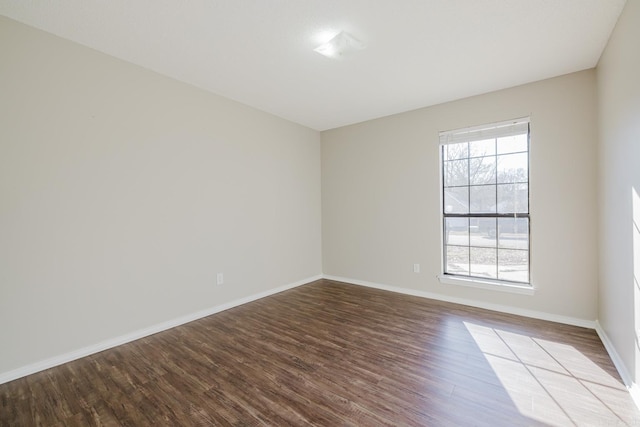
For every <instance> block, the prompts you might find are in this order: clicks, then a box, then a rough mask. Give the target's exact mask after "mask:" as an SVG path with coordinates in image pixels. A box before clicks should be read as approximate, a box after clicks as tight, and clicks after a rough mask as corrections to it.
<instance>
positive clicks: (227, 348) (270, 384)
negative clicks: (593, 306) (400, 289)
mask: <svg viewBox="0 0 640 427" xmlns="http://www.w3.org/2000/svg"><path fill="white" fill-rule="evenodd" d="M0 425H1V426H39V425H46V426H76V425H77V426H121V425H122V426H147V425H153V426H163V425H167V426H209V425H221V426H226V425H238V426H245V425H273V426H286V425H296V426H302V425H323V426H384V425H394V426H395V425H399V426H537V425H541V426H542V425H558V426H591V425H593V426H617V425H640V414H639V413H638V411H637V410H636V408H635V406H634V405H633V403H632V401H631V398H630V397H629V395H628V393H627V391H626V389H625V387H624V386H623V385H622V382H621V380H620V378H619V376H618V374H617V372H616V370H615V368H614V366H613V364H612V362H611V360H610V359H609V357H608V356H607V353H606V351H605V349H604V347H603V345H602V343H601V342H600V340H599V339H598V337H597V335H596V333H595V332H594V331H592V330H588V329H583V328H578V327H572V326H567V325H561V324H556V323H551V322H545V321H539V320H533V319H529V318H523V317H518V316H512V315H506V314H500V313H495V312H491V311H486V310H480V309H475V308H470V307H465V306H461V305H455V304H448V303H443V302H438V301H432V300H427V299H423V298H417V297H411V296H406V295H400V294H395V293H391V292H385V291H379V290H374V289H368V288H364V287H360V286H355V285H347V284H343V283H339V282H333V281H328V280H320V281H317V282H314V283H311V284H308V285H305V286H301V287H298V288H295V289H293V290H290V291H287V292H283V293H280V294H277V295H274V296H271V297H268V298H264V299H261V300H259V301H255V302H252V303H249V304H246V305H243V306H241V307H237V308H234V309H230V310H227V311H225V312H222V313H218V314H215V315H213V316H209V317H207V318H205V319H201V320H198V321H195V322H192V323H189V324H187V325H183V326H180V327H177V328H174V329H171V330H169V331H166V332H162V333H159V334H156V335H153V336H151V337H147V338H144V339H141V340H138V341H135V342H133V343H130V344H126V345H123V346H120V347H117V348H114V349H111V350H107V351H104V352H102V353H99V354H95V355H92V356H89V357H86V358H83V359H80V360H77V361H74V362H71V363H67V364H65V365H62V366H59V367H56V368H53V369H49V370H47V371H43V372H40V373H37V374H34V375H31V376H28V377H25V378H22V379H19V380H16V381H12V382H10V383H6V384H3V385H0Z"/></svg>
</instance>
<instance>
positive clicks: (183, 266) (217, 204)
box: [0, 17, 321, 376]
mask: <svg viewBox="0 0 640 427" xmlns="http://www.w3.org/2000/svg"><path fill="white" fill-rule="evenodd" d="M0 58H2V59H1V60H0V94H1V95H0V325H1V326H0V349H1V350H0V376H1V375H2V373H6V372H8V371H11V370H14V369H16V368H20V367H23V366H25V365H29V364H32V363H35V362H38V361H42V360H45V359H47V358H51V357H55V356H58V355H61V354H63V353H66V352H70V351H73V350H76V349H80V348H83V347H86V346H91V345H94V344H95V343H98V342H101V341H103V340H109V339H112V338H114V337H117V336H120V335H123V334H128V333H130V332H132V331H135V330H138V329H141V328H146V327H149V326H150V325H155V324H158V323H160V322H164V321H168V320H170V319H174V318H177V317H179V316H183V315H186V314H189V313H193V312H196V311H198V310H203V309H207V308H210V307H214V306H218V305H221V304H225V303H228V302H230V301H233V300H235V299H238V298H243V297H247V296H250V295H254V294H256V293H261V292H265V291H268V290H270V289H274V288H277V287H279V286H284V285H287V284H291V283H294V282H296V281H300V280H304V279H307V278H309V277H312V276H315V275H319V274H321V234H320V227H321V218H320V211H321V209H320V135H319V133H318V132H316V131H313V130H310V129H308V128H304V127H302V126H299V125H296V124H293V123H290V122H287V121H284V120H282V119H279V118H276V117H273V116H271V115H268V114H265V113H263V112H260V111H257V110H254V109H252V108H249V107H246V106H243V105H241V104H238V103H235V102H232V101H229V100H226V99H223V98H221V97H217V96H214V95H212V94H209V93H206V92H204V91H201V90H199V89H196V88H194V87H191V86H188V85H185V84H181V83H178V82H176V81H174V80H171V79H168V78H165V77H162V76H160V75H158V74H155V73H152V72H150V71H147V70H144V69H141V68H139V67H136V66H133V65H131V64H128V63H125V62H122V61H119V60H116V59H114V58H112V57H109V56H106V55H103V54H101V53H98V52H96V51H93V50H90V49H87V48H85V47H82V46H79V45H76V44H73V43H70V42H67V41H64V40H62V39H59V38H56V37H53V36H51V35H48V34H46V33H43V32H40V31H38V30H35V29H33V28H30V27H27V26H24V25H21V24H18V23H16V22H14V21H10V20H8V19H6V18H1V17H0ZM217 272H223V273H224V277H225V283H224V285H222V286H216V285H215V280H216V273H217Z"/></svg>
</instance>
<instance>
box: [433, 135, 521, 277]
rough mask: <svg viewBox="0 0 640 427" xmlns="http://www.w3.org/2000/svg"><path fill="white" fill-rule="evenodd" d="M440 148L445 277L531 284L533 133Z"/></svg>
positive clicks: (445, 145) (453, 144)
mask: <svg viewBox="0 0 640 427" xmlns="http://www.w3.org/2000/svg"><path fill="white" fill-rule="evenodd" d="M441 147H442V173H443V217H444V221H443V222H444V261H445V263H444V264H445V265H444V270H445V273H446V274H453V275H462V276H471V277H479V278H488V279H496V280H504V281H512V282H521V283H529V135H528V131H526V132H525V133H520V134H517V135H509V136H504V137H497V138H492V139H483V140H476V141H469V142H461V143H449V144H444V145H442V146H441Z"/></svg>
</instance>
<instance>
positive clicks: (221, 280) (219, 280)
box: [216, 273, 224, 285]
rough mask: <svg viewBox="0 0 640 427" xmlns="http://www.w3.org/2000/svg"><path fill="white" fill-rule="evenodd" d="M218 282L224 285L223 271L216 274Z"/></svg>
mask: <svg viewBox="0 0 640 427" xmlns="http://www.w3.org/2000/svg"><path fill="white" fill-rule="evenodd" d="M216 283H217V284H218V285H222V284H223V283H224V275H223V274H222V273H218V274H217V276H216Z"/></svg>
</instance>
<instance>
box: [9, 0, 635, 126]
mask: <svg viewBox="0 0 640 427" xmlns="http://www.w3.org/2000/svg"><path fill="white" fill-rule="evenodd" d="M625 1H626V0H0V14H2V15H5V16H8V17H10V18H13V19H15V20H17V21H20V22H24V23H26V24H28V25H31V26H34V27H37V28H40V29H43V30H45V31H48V32H51V33H53V34H56V35H58V36H61V37H64V38H66V39H70V40H73V41H76V42H78V43H81V44H83V45H86V46H89V47H92V48H94V49H97V50H99V51H102V52H105V53H107V54H110V55H113V56H115V57H117V58H121V59H124V60H126V61H130V62H132V63H135V64H138V65H141V66H143V67H146V68H148V69H151V70H154V71H157V72H158V73H161V74H164V75H167V76H170V77H173V78H175V79H178V80H181V81H183V82H187V83H190V84H193V85H195V86H198V87H200V88H203V89H206V90H209V91H211V92H214V93H216V94H219V95H222V96H225V97H228V98H231V99H234V100H237V101H240V102H242V103H245V104H248V105H251V106H253V107H256V108H259V109H261V110H264V111H267V112H270V113H272V114H275V115H277V116H280V117H283V118H286V119H289V120H292V121H294V122H297V123H300V124H303V125H306V126H308V127H311V128H313V129H317V130H325V129H331V128H335V127H339V126H343V125H347V124H351V123H357V122H361V121H364V120H369V119H373V118H376V117H382V116H386V115H389V114H394V113H399V112H403V111H408V110H412V109H415V108H420V107H425V106H429V105H434V104H439V103H442V102H446V101H451V100H454V99H460V98H464V97H468V96H472V95H476V94H480V93H486V92H490V91H494V90H497V89H502V88H506V87H511V86H516V85H519V84H524V83H528V82H532V81H537V80H541V79H545V78H549V77H554V76H558V75H562V74H566V73H570V72H574V71H579V70H583V69H588V68H592V67H594V66H595V65H596V64H597V61H598V59H599V57H600V54H601V53H602V50H603V49H604V47H605V44H606V42H607V40H608V38H609V35H610V34H611V31H612V29H613V27H614V26H615V23H616V20H617V18H618V16H619V14H620V12H621V10H622V8H623V6H624V3H625ZM340 30H345V31H347V32H349V33H351V34H352V35H353V36H355V37H356V38H357V39H359V40H361V41H363V42H364V43H366V44H367V48H366V49H365V50H363V51H360V52H356V53H355V54H354V55H353V56H352V57H349V58H345V59H342V60H332V59H328V58H325V57H323V56H321V55H319V54H318V53H316V52H314V51H313V49H314V48H315V47H317V46H318V45H319V44H321V43H322V42H325V41H327V39H328V38H331V36H333V35H334V34H336V33H337V32H338V31H340Z"/></svg>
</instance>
